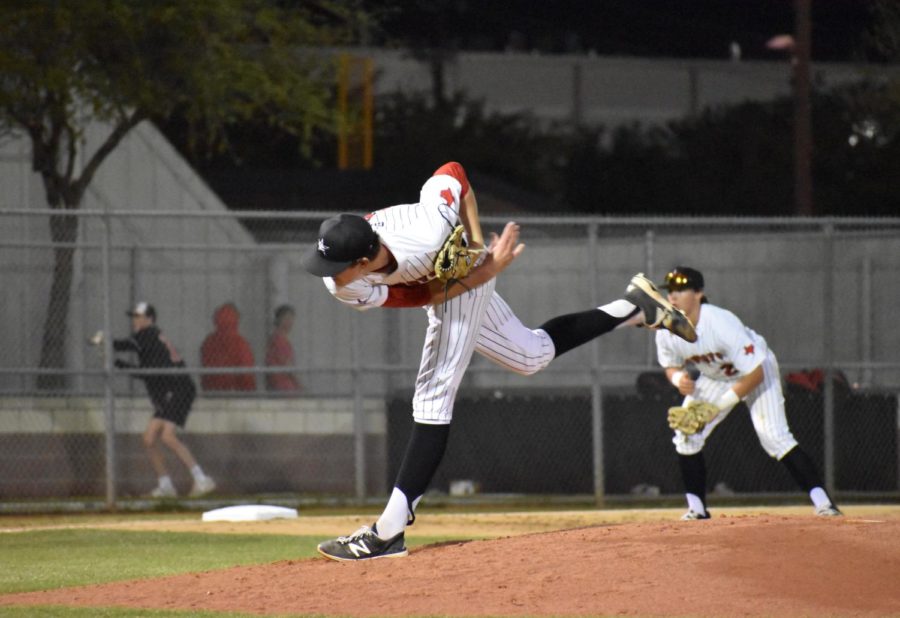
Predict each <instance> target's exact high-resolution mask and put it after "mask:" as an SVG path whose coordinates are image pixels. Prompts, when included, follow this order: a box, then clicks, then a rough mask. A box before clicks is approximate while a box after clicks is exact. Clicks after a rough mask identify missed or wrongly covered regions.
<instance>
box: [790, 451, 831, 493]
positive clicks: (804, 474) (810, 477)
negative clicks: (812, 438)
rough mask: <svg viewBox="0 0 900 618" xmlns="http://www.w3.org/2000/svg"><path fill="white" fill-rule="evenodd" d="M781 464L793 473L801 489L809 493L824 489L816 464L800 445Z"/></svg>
mask: <svg viewBox="0 0 900 618" xmlns="http://www.w3.org/2000/svg"><path fill="white" fill-rule="evenodd" d="M781 463H783V464H784V467H785V468H787V470H788V472H790V473H791V476H792V477H793V479H794V480H795V481H796V482H797V485H799V486H800V489H802V490H803V491H805V492H807V493H809V491H810V490H812V489H813V488H814V487H822V479H821V477H820V476H819V471H818V470H817V469H816V464H814V463H813V461H812V459H810V457H809V455H807V454H806V451H804V450H803V449H802V448H800V445H799V444H798V445H797V446H795V447H794V448H792V449H791V450H790V451H788V454H787V455H785V456H784V457H782V458H781Z"/></svg>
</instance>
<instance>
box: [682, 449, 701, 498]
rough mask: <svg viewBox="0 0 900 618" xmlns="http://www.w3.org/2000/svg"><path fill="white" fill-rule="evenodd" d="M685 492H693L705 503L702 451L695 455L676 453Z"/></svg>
mask: <svg viewBox="0 0 900 618" xmlns="http://www.w3.org/2000/svg"><path fill="white" fill-rule="evenodd" d="M678 463H679V464H680V465H681V479H682V481H684V491H685V493H689V494H694V495H695V496H697V497H698V498H700V500H702V501H703V504H704V505H705V504H706V459H705V458H704V457H703V451H700V452H699V453H697V454H695V455H682V454H680V453H679V454H678Z"/></svg>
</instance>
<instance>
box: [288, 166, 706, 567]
mask: <svg viewBox="0 0 900 618" xmlns="http://www.w3.org/2000/svg"><path fill="white" fill-rule="evenodd" d="M460 222H461V224H462V225H463V226H464V227H465V230H466V235H467V237H468V240H469V242H470V243H471V245H472V246H473V247H483V245H484V237H483V235H482V231H481V226H480V224H479V221H478V206H477V202H476V200H475V192H474V190H473V189H472V187H471V185H470V184H469V181H468V178H467V177H466V173H465V170H463V167H462V166H461V165H460V164H459V163H447V164H446V165H444V166H442V167H441V168H439V169H438V170H437V171H436V172H435V173H434V175H433V176H432V177H431V178H429V179H428V181H427V182H425V184H424V186H423V187H422V189H421V192H420V195H419V202H418V203H415V204H403V205H400V206H392V207H390V208H385V209H383V210H378V211H376V212H373V213H371V214H369V215H367V216H365V217H360V216H356V215H352V214H341V215H338V216H335V217H331V218H329V219H327V220H325V221H324V222H323V223H322V225H321V227H320V228H319V235H318V239H317V241H316V243H315V244H314V245H313V246H312V247H310V248H309V250H308V251H307V253H306V254H304V257H303V265H304V267H305V268H306V270H308V271H309V272H310V273H312V274H314V275H316V276H319V277H323V280H324V283H325V285H326V287H327V288H328V290H329V291H330V292H331V293H332V295H334V297H335V298H337V299H338V300H339V301H341V302H343V303H345V304H347V305H349V306H351V307H353V308H354V309H358V310H368V309H371V308H373V307H394V308H400V307H424V308H425V309H427V311H428V329H427V332H426V335H425V345H424V347H423V351H422V361H421V365H420V369H419V376H418V379H417V380H416V387H415V393H414V395H413V402H412V407H413V420H414V421H415V422H414V423H413V430H412V434H411V436H410V439H409V443H408V445H407V450H406V453H405V455H404V457H403V461H402V463H401V466H400V471H399V473H398V475H397V480H396V483H395V486H394V489H393V491H392V494H391V496H390V498H389V500H388V504H387V506H386V507H385V510H384V512H383V513H382V515H381V517H379V518H378V520H377V521H376V522H375V524H374V525H373V526H372V527H371V528H369V527H368V526H363V527H362V528H361V529H360V530H358V531H356V532H355V533H353V534H352V535H350V536H347V537H339V538H338V539H335V540H331V541H327V542H324V543H321V544H320V545H319V547H318V549H319V552H320V553H321V554H323V555H324V556H326V557H327V558H331V559H334V560H367V559H372V558H387V557H400V556H405V555H407V550H406V547H405V545H404V530H405V529H406V526H407V525H408V524H409V523H411V522H412V520H414V519H415V515H414V514H415V509H416V506H417V505H418V503H419V500H420V499H421V498H422V496H423V494H424V493H425V490H426V488H427V487H428V483H429V482H430V481H431V478H432V476H433V475H434V472H435V471H436V469H437V467H438V464H439V463H440V461H441V459H442V457H443V454H444V450H445V447H446V445H447V437H448V435H449V426H450V421H451V419H452V417H453V404H454V401H455V397H456V392H457V389H458V388H459V386H460V382H461V381H462V378H463V375H464V374H465V371H466V368H467V367H468V365H469V360H470V359H471V357H472V354H473V352H475V351H477V352H478V353H479V354H481V355H483V356H485V357H487V358H489V359H490V360H492V361H494V362H495V363H497V364H499V365H501V366H503V367H505V368H507V369H510V370H511V371H514V372H516V373H520V374H522V375H531V374H533V373H535V372H537V371H540V370H541V369H543V368H544V367H546V366H547V365H548V364H549V363H550V361H552V360H553V359H554V358H556V357H558V356H560V355H561V354H563V353H565V352H566V351H568V350H571V349H572V348H574V347H576V346H579V345H581V344H583V343H585V342H587V341H590V340H591V339H593V338H595V337H598V336H599V335H602V334H603V333H606V332H609V331H611V330H613V329H614V328H617V327H619V326H623V325H626V324H638V323H641V324H645V325H647V326H651V327H661V328H669V329H671V330H673V331H675V332H678V333H679V336H684V337H688V338H691V337H693V327H692V326H691V324H690V322H688V320H687V319H686V318H685V317H684V316H683V315H682V314H681V313H680V312H678V311H677V310H676V309H674V308H673V307H672V306H671V305H670V304H669V303H668V301H666V300H665V298H663V297H662V296H661V295H660V294H659V292H658V291H657V290H656V288H655V287H654V286H653V284H652V283H651V282H650V281H649V280H648V279H647V278H645V277H643V276H642V275H636V276H635V277H634V278H632V280H631V285H629V286H628V288H627V290H626V294H625V296H624V298H621V299H619V300H616V301H613V302H612V303H609V304H607V305H604V306H603V307H598V308H593V309H590V310H588V311H583V312H580V313H573V314H568V315H562V316H559V317H556V318H553V319H552V320H549V321H547V322H545V323H544V324H543V325H541V327H540V328H537V329H530V328H527V327H525V326H524V325H523V324H522V323H521V322H520V321H519V319H518V318H517V317H516V315H515V314H514V313H513V311H512V309H510V307H509V306H508V305H507V304H506V302H505V301H504V300H503V299H502V298H501V297H500V295H499V294H497V293H495V292H494V285H495V277H496V276H497V275H498V274H500V273H501V272H502V271H503V270H504V269H506V268H507V267H508V266H509V265H510V264H511V263H512V262H513V261H514V260H515V259H516V258H517V257H518V256H519V255H520V254H521V253H522V251H523V249H524V247H525V246H524V245H522V244H520V243H519V226H518V225H516V224H515V223H512V222H511V223H508V224H506V226H505V228H504V229H503V232H502V234H501V235H500V236H499V237H497V236H496V235H494V236H493V239H492V242H491V244H490V247H489V248H488V250H487V251H486V252H485V253H483V254H482V261H481V262H479V263H478V264H477V265H476V266H475V268H474V269H473V270H472V271H471V272H470V273H469V275H468V276H466V277H465V278H464V279H462V280H461V281H458V282H455V283H453V284H452V285H449V286H445V284H444V283H442V282H440V281H439V280H437V279H436V278H435V272H434V262H435V257H436V255H437V253H438V251H439V250H440V248H441V247H442V245H443V243H444V240H445V239H446V238H447V237H448V236H449V235H450V233H451V232H452V231H453V229H454V228H455V227H456V226H457V225H458V224H459V223H460Z"/></svg>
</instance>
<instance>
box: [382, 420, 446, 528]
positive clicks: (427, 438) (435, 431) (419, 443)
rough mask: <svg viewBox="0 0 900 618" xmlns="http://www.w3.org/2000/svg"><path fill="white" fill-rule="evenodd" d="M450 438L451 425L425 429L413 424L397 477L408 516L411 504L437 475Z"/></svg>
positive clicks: (421, 424) (398, 487) (422, 424)
mask: <svg viewBox="0 0 900 618" xmlns="http://www.w3.org/2000/svg"><path fill="white" fill-rule="evenodd" d="M449 436H450V425H426V424H424V423H413V430H412V434H411V435H410V436H409V442H408V443H407V444H406V453H405V454H404V455H403V462H402V463H401V464H400V471H399V472H398V473H397V482H396V483H394V486H395V487H397V489H399V490H400V491H402V492H403V493H404V494H405V495H406V499H407V500H408V501H409V512H410V514H411V515H412V513H413V504H412V503H413V502H414V501H415V500H416V499H417V498H419V497H420V496H422V495H424V494H425V490H426V489H428V484H429V483H430V482H431V479H432V477H434V473H435V472H437V468H438V465H440V463H441V459H443V458H444V451H445V450H446V449H447V440H448V438H449Z"/></svg>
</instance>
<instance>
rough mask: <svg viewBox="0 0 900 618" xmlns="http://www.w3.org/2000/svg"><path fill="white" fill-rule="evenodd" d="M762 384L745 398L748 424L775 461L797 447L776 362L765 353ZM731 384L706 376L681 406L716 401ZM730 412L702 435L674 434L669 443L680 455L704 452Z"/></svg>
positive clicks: (698, 381)
mask: <svg viewBox="0 0 900 618" xmlns="http://www.w3.org/2000/svg"><path fill="white" fill-rule="evenodd" d="M762 367H763V381H762V384H760V385H759V386H757V387H756V388H755V389H753V390H752V391H751V392H750V394H749V395H747V396H746V397H745V398H744V403H746V404H747V407H748V408H750V420H751V421H752V422H753V428H754V429H755V430H756V435H757V437H758V438H759V443H760V445H761V446H762V447H763V449H765V451H766V452H767V453H768V454H769V456H770V457H774V458H775V459H777V460H781V458H782V457H784V456H785V455H787V454H788V453H789V452H790V450H791V449H792V448H794V447H795V446H797V440H796V439H794V436H793V434H792V433H791V430H790V427H788V422H787V416H786V415H785V411H784V394H783V393H782V391H781V374H780V373H779V371H778V361H777V360H776V358H775V355H774V354H772V353H771V352H769V353H768V355H767V356H766V359H765V360H764V361H763V363H762ZM731 385H732V382H723V381H721V380H712V379H710V378H707V377H706V376H700V377H699V378H698V379H697V382H696V385H695V390H694V392H693V394H691V395H688V396H687V397H685V399H684V405H686V404H687V403H688V402H689V401H692V400H695V399H698V400H700V401H717V400H718V399H719V397H721V396H722V395H723V394H724V393H725V391H726V390H728V389H729V388H731ZM732 409H733V408H732ZM730 412H731V410H729V411H727V412H721V413H719V415H718V416H717V417H716V418H715V419H713V421H712V422H711V423H710V424H709V425H707V426H706V427H704V428H703V431H701V432H699V433H696V434H694V435H691V436H688V435H685V434H683V433H681V432H680V431H676V432H675V437H674V438H673V439H672V442H673V443H674V444H675V450H676V451H677V452H678V453H679V454H681V455H695V454H697V453H699V452H700V451H701V450H703V446H704V445H705V444H706V439H707V438H708V437H709V436H710V434H712V432H713V430H715V428H716V427H718V426H719V423H721V422H722V421H724V420H725V418H726V417H727V416H728V414H729V413H730Z"/></svg>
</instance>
